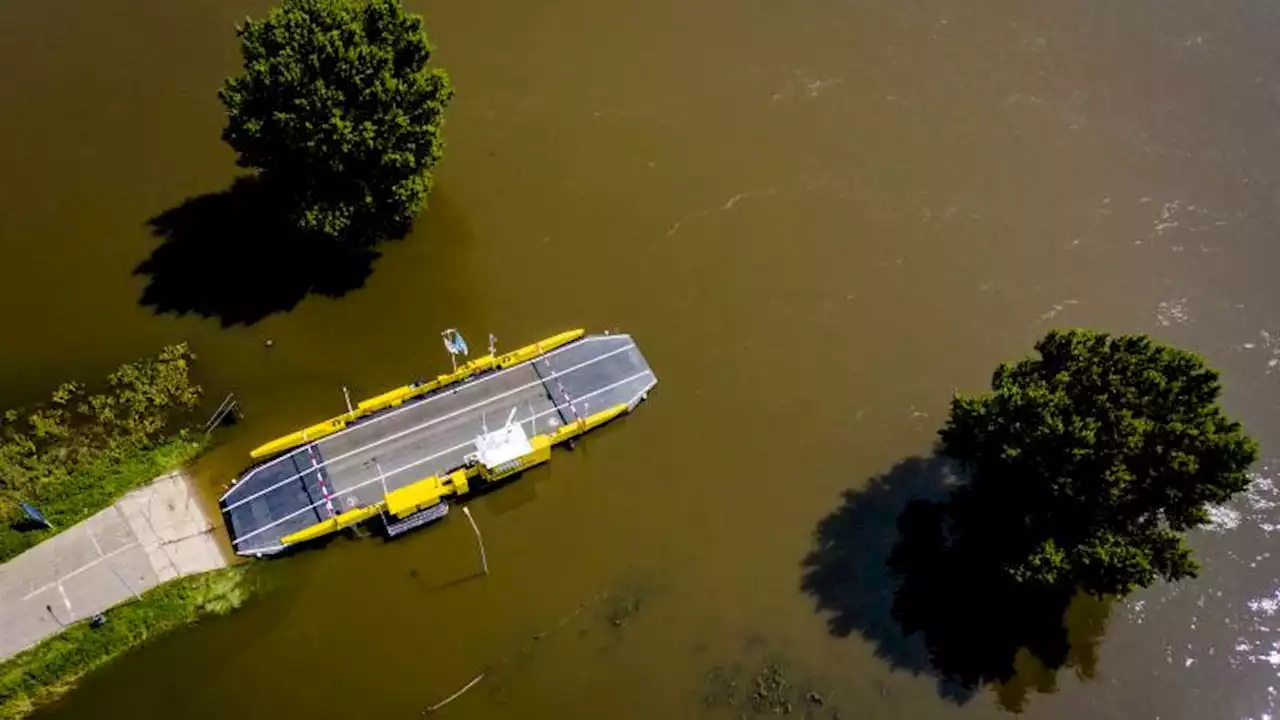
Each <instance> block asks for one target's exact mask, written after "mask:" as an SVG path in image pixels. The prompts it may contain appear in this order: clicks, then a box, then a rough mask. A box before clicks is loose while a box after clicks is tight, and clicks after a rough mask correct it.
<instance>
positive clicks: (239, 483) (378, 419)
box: [218, 335, 635, 500]
mask: <svg viewBox="0 0 1280 720" xmlns="http://www.w3.org/2000/svg"><path fill="white" fill-rule="evenodd" d="M618 337H625V338H627V339H628V340H630V339H631V336H630V335H588V336H586V337H584V338H582V339H581V340H579V341H575V342H570V343H568V344H566V345H561V346H560V347H558V348H556V349H555V350H552V351H551V352H548V353H546V354H543V355H539V356H538V357H535V358H531V359H529V360H526V361H524V362H522V363H520V364H519V365H512V366H511V367H509V368H504V369H502V370H499V371H497V372H495V373H493V374H491V375H485V376H484V377H482V378H480V379H479V380H477V381H475V382H473V383H470V384H471V385H479V384H481V383H485V382H488V381H490V380H494V379H496V378H497V377H498V376H499V375H505V374H507V373H509V372H513V371H515V370H518V369H520V368H522V367H524V366H525V365H527V364H530V363H532V362H533V361H535V360H537V359H539V358H544V357H551V356H552V355H559V354H560V353H562V352H564V351H565V350H568V349H569V348H571V347H575V346H577V345H580V344H586V343H588V342H592V341H597V340H606V339H609V338H618ZM631 344H632V345H635V343H634V342H632V343H631ZM447 387H451V386H450V385H445V386H444V388H447ZM444 388H437V390H436V391H435V392H437V393H438V394H436V395H433V396H431V397H429V398H427V399H426V400H424V401H422V402H414V403H411V404H409V405H405V406H403V407H401V408H398V409H396V410H391V411H390V412H387V413H385V414H379V415H378V416H377V417H375V418H374V419H372V420H370V421H368V422H364V423H360V424H359V425H348V426H347V427H344V428H342V429H341V430H339V431H338V432H336V433H332V434H329V435H325V436H324V437H322V438H318V439H316V440H312V441H311V442H308V443H304V444H302V445H299V446H298V447H295V448H290V449H289V451H288V452H285V453H282V454H281V455H280V456H279V457H275V458H272V459H271V460H268V461H267V462H265V463H263V464H261V465H259V466H258V467H256V468H254V469H253V470H252V471H251V472H250V473H249V474H248V475H245V476H244V477H242V478H240V480H239V481H237V482H236V484H235V485H233V486H232V487H231V488H230V489H228V490H227V491H226V492H225V493H223V494H222V497H220V498H218V500H225V499H226V497H227V496H228V495H230V494H231V493H233V492H235V491H236V490H238V489H239V488H240V487H242V486H243V483H244V481H245V480H248V479H249V478H251V477H253V475H254V474H255V473H257V472H259V471H261V470H266V469H267V468H269V467H271V466H272V465H275V464H276V463H278V462H280V461H282V460H284V459H285V458H288V457H290V456H292V455H294V454H295V453H297V452H298V451H300V450H302V449H303V448H306V447H310V446H316V445H319V444H320V443H322V442H324V441H326V440H330V439H333V438H336V437H338V436H339V435H343V434H345V433H346V432H347V431H349V430H355V429H356V428H357V427H360V428H365V427H368V426H370V425H373V424H375V423H378V422H381V421H383V420H386V419H387V418H390V417H394V416H396V415H399V414H400V413H402V412H405V411H406V410H411V409H413V408H415V407H417V406H418V405H425V404H426V403H429V402H431V401H432V400H436V399H438V398H440V397H443V396H444V393H440V392H439V390H443V389H444Z"/></svg>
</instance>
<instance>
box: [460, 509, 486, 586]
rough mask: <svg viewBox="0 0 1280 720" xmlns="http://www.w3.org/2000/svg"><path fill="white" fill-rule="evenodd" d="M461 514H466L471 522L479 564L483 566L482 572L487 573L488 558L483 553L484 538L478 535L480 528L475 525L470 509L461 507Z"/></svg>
mask: <svg viewBox="0 0 1280 720" xmlns="http://www.w3.org/2000/svg"><path fill="white" fill-rule="evenodd" d="M462 514H463V515H466V516H467V521H468V522H470V523H471V529H472V531H474V532H475V534H476V542H477V543H479V544H480V565H481V566H482V567H483V568H484V574H485V575H488V574H489V558H488V557H487V556H486V555H485V554H484V538H483V537H481V536H480V528H479V526H477V525H476V519H475V518H473V517H471V509H470V508H467V507H463V508H462Z"/></svg>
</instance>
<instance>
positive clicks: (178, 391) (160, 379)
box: [0, 344, 202, 561]
mask: <svg viewBox="0 0 1280 720" xmlns="http://www.w3.org/2000/svg"><path fill="white" fill-rule="evenodd" d="M194 359H195V356H194V355H193V354H192V353H191V352H190V350H189V349H188V348H187V346H186V345H185V344H184V345H172V346H169V347H166V348H165V349H164V350H163V351H162V352H161V353H160V354H159V355H158V356H156V357H154V358H146V359H143V360H139V361H137V362H134V363H130V364H127V365H123V366H121V367H120V368H119V369H118V370H116V371H115V372H114V373H112V374H111V375H110V376H109V377H108V378H107V383H106V388H105V389H104V390H103V391H102V392H99V393H95V394H89V393H88V392H87V390H86V389H85V387H84V386H83V385H81V384H79V383H65V384H63V385H62V386H61V387H59V388H58V389H57V390H55V391H54V392H53V396H52V398H51V399H50V401H49V402H48V403H46V404H44V405H42V406H40V407H37V408H34V409H29V410H27V411H18V410H10V411H8V412H6V413H4V415H3V417H2V419H0V561H3V560H8V559H9V558H11V557H13V556H14V555H17V554H18V553H20V552H22V551H23V550H26V549H27V548H29V547H31V546H33V545H35V544H36V543H38V542H40V541H41V540H43V539H45V538H46V537H48V536H49V535H51V534H53V532H56V529H60V528H65V527H67V526H69V525H73V524H75V523H76V522H79V521H80V520H83V519H85V518H87V517H89V516H90V515H92V514H93V513H95V512H97V511H99V510H101V509H103V508H105V507H106V506H108V505H110V504H111V503H112V502H114V501H115V500H116V499H117V498H118V497H119V496H120V495H122V494H124V493H125V492H127V491H129V490H132V489H133V488H135V487H138V486H140V485H143V484H145V483H147V482H149V481H150V480H152V479H153V478H155V477H156V476H157V475H160V474H162V473H165V472H168V471H170V470H173V469H176V468H178V467H180V466H182V465H183V464H184V463H186V462H187V461H188V460H190V459H191V458H192V457H194V456H195V455H196V453H198V452H199V450H200V448H201V445H202V440H198V439H195V438H193V437H191V436H190V435H189V434H188V433H187V432H186V431H185V430H182V429H176V430H175V429H174V426H175V425H177V424H178V423H177V422H176V421H177V420H178V419H179V418H180V417H181V416H182V415H183V414H185V413H186V412H187V411H189V410H191V409H192V408H193V407H195V405H196V403H197V402H199V399H200V393H201V391H200V387H199V386H197V385H193V384H192V383H191V379H190V374H189V373H190V365H191V362H192V361H193V360H194ZM22 501H27V502H30V503H33V504H35V505H36V506H37V507H39V508H40V510H41V511H42V512H43V513H44V515H45V517H46V518H48V520H49V521H50V522H52V523H53V524H54V526H55V530H53V531H50V530H37V529H33V528H30V527H27V523H26V521H25V520H24V517H23V514H22V511H21V509H20V506H19V503H20V502H22Z"/></svg>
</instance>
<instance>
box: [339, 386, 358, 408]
mask: <svg viewBox="0 0 1280 720" xmlns="http://www.w3.org/2000/svg"><path fill="white" fill-rule="evenodd" d="M342 397H344V398H346V399H347V412H348V413H349V414H354V413H355V410H354V409H352V407H351V393H349V392H347V386H346V385H343V386H342Z"/></svg>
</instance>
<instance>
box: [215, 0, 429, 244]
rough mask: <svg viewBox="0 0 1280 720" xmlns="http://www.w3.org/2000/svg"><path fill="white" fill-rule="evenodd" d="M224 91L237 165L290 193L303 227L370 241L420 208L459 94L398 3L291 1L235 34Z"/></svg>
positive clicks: (417, 19)
mask: <svg viewBox="0 0 1280 720" xmlns="http://www.w3.org/2000/svg"><path fill="white" fill-rule="evenodd" d="M237 33H238V35H239V37H240V44H241V52H242V54H243V56H244V72H243V74H241V75H238V76H236V77H232V78H229V79H228V80H227V81H226V83H225V84H224V86H223V88H222V90H221V91H220V92H219V94H218V95H219V98H220V99H221V100H222V102H223V104H224V105H225V106H226V109H227V115H228V124H227V127H226V129H225V130H224V131H223V135H222V136H223V139H224V140H225V141H226V142H227V143H229V144H230V145H231V147H232V148H233V149H234V150H235V151H236V152H237V153H238V160H237V162H238V164H239V165H241V166H243V167H248V168H255V169H257V170H259V171H260V172H261V174H262V175H263V177H264V179H267V180H270V181H272V182H275V183H278V184H279V185H281V186H283V187H284V188H286V189H287V191H288V195H289V197H291V199H292V204H293V207H292V208H291V213H292V216H293V218H294V221H295V223H296V224H297V226H298V228H299V229H300V230H302V231H304V232H308V233H311V232H314V233H318V234H320V235H322V236H326V237H329V238H335V239H342V240H345V241H351V242H358V243H369V242H372V241H376V240H379V239H382V238H384V237H387V236H389V235H393V234H396V233H399V232H403V231H404V230H405V229H407V227H408V226H409V224H410V223H411V222H412V220H413V217H414V216H415V215H416V214H417V212H418V211H419V210H421V209H422V207H423V206H424V204H425V202H426V198H427V193H428V191H429V190H430V188H431V181H432V178H431V172H430V171H431V168H432V167H433V166H434V165H435V164H436V162H437V161H439V159H440V157H441V153H442V150H443V141H442V140H441V136H440V129H441V125H442V123H443V114H444V110H445V107H446V106H447V105H448V103H449V100H450V99H451V98H452V97H453V89H452V87H451V86H450V84H449V76H448V74H447V73H446V72H445V71H444V70H442V69H439V68H432V69H428V68H427V62H428V60H430V58H431V51H432V48H431V45H430V44H429V42H428V40H427V36H426V33H425V31H424V30H423V24H422V18H421V16H418V15H415V14H411V13H407V12H405V10H404V7H403V6H402V5H401V4H400V2H399V0H367V1H365V0H284V1H283V2H282V3H281V5H279V6H278V7H275V8H273V9H272V10H270V11H269V12H268V13H267V15H266V17H265V18H264V19H262V20H252V19H247V20H246V21H245V22H244V24H243V25H241V26H239V27H238V28H237Z"/></svg>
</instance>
